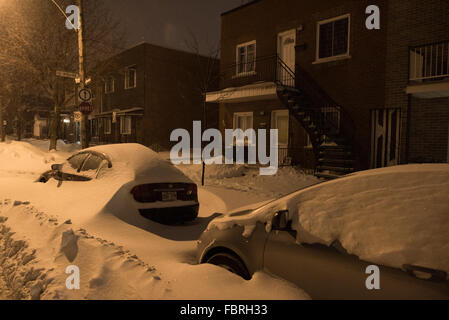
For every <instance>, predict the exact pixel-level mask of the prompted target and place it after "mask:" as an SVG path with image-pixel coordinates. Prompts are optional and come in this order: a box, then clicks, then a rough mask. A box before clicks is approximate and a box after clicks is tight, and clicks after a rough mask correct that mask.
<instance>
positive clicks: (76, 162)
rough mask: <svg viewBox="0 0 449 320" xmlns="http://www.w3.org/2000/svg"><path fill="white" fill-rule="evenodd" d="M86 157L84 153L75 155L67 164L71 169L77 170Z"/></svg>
mask: <svg viewBox="0 0 449 320" xmlns="http://www.w3.org/2000/svg"><path fill="white" fill-rule="evenodd" d="M86 157H87V154H86V153H81V154H77V155H74V156H73V157H71V158H69V160H68V163H69V164H70V166H71V168H72V169H74V170H78V169H79V168H80V167H81V165H82V164H83V162H84V160H85V159H86Z"/></svg>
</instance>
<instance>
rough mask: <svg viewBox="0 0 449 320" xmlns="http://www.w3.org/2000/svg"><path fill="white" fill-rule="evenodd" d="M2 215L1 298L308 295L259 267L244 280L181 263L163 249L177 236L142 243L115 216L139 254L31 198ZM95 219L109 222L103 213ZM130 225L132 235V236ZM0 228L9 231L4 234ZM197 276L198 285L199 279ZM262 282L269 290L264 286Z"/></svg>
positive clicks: (3, 207) (0, 207) (11, 204)
mask: <svg viewBox="0 0 449 320" xmlns="http://www.w3.org/2000/svg"><path fill="white" fill-rule="evenodd" d="M0 214H1V215H2V216H4V217H3V218H1V220H0V221H1V222H0V230H1V231H2V232H0V235H1V236H0V245H1V247H0V248H1V249H2V250H0V253H1V254H2V255H3V256H5V257H7V260H5V259H3V256H1V257H0V262H1V261H3V262H4V263H2V264H0V290H1V288H3V289H4V291H3V292H0V297H2V298H14V299H31V298H34V299H51V300H55V299H56V300H57V299H64V300H65V299H124V300H126V299H176V300H178V299H189V300H191V299H251V298H253V299H307V298H308V296H307V294H305V293H304V292H303V291H302V290H300V289H298V288H297V287H296V286H294V285H292V284H290V283H288V282H286V281H284V280H281V279H278V278H274V277H272V276H269V275H268V274H265V273H257V274H256V275H255V276H254V278H253V279H252V280H251V281H245V280H243V279H241V278H240V277H238V276H236V275H234V274H232V273H229V272H227V271H225V270H223V269H222V268H219V267H216V266H213V265H200V266H197V265H193V264H190V263H186V262H182V261H180V260H184V259H185V258H184V257H183V255H180V256H179V257H178V258H177V259H176V258H175V259H174V258H173V257H172V256H171V255H170V254H168V255H167V251H168V252H170V251H171V250H170V247H171V246H172V245H177V246H181V247H182V244H181V243H179V242H178V243H170V241H167V240H163V239H159V240H158V238H157V237H156V236H152V237H151V236H150V235H149V234H148V236H150V238H151V239H149V237H148V236H147V239H146V241H148V242H146V241H143V242H144V243H142V239H143V238H142V236H143V235H145V232H142V231H140V232H139V231H138V230H137V229H133V228H130V227H129V226H127V225H123V224H120V223H119V224H117V223H116V224H114V230H112V231H113V232H115V233H119V234H120V233H124V238H126V239H127V240H128V241H130V243H141V244H142V246H143V247H144V248H146V250H145V251H143V252H146V254H147V256H146V257H145V258H144V259H142V257H140V254H139V256H138V255H137V254H136V253H134V252H132V251H130V250H129V249H126V248H125V247H124V246H122V245H118V244H117V242H115V241H114V242H112V241H109V240H106V239H104V237H103V236H99V235H94V234H92V233H90V232H88V231H87V230H85V229H84V228H75V226H74V225H73V224H72V222H71V221H69V220H67V221H65V222H63V223H61V222H60V220H59V219H57V218H54V217H50V216H48V215H47V214H45V213H43V212H41V211H39V210H37V209H36V208H35V207H33V206H32V204H30V203H21V202H20V201H11V200H7V201H2V202H1V203H0ZM61 221H63V220H61ZM100 221H102V222H103V224H106V225H107V224H108V223H107V222H108V219H105V220H104V219H103V220H99V221H98V222H100ZM95 224H97V223H93V225H95ZM12 228H14V229H12ZM173 228H174V227H173ZM128 229H129V230H128ZM3 230H6V231H3ZM12 230H14V233H13V232H12ZM73 230H76V231H73ZM178 231H179V227H178ZM133 232H134V233H135V236H134V239H130V236H131V237H132V234H133ZM3 234H6V235H7V236H6V237H3ZM4 238H5V239H4ZM117 238H120V236H118V237H117ZM19 239H20V240H19ZM153 246H154V247H155V248H158V249H159V250H160V252H157V251H155V249H154V248H153ZM31 248H33V249H31ZM181 249H182V248H181ZM184 250H185V249H184ZM164 253H165V255H164ZM184 255H185V254H184ZM69 266H76V267H78V268H79V272H80V273H79V275H80V283H79V284H80V286H79V289H78V290H70V289H69V288H68V287H67V286H66V281H67V278H68V277H69V276H70V274H68V273H66V272H67V267H69ZM199 281H201V283H202V285H201V286H198V282H199ZM5 283H6V284H5ZM267 287H269V288H270V290H265V289H266V288H267Z"/></svg>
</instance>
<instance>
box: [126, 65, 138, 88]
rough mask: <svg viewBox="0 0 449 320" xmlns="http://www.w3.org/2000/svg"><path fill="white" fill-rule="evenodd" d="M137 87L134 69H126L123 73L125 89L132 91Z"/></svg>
mask: <svg viewBox="0 0 449 320" xmlns="http://www.w3.org/2000/svg"><path fill="white" fill-rule="evenodd" d="M136 86H137V71H136V67H135V66H133V67H128V68H126V71H125V89H132V88H135V87H136Z"/></svg>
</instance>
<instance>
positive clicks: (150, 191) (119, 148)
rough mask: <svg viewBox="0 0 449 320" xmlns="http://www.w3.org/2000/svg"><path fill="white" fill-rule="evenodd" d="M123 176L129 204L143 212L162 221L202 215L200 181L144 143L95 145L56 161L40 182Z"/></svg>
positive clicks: (168, 222) (81, 181)
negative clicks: (199, 193) (198, 183)
mask: <svg viewBox="0 0 449 320" xmlns="http://www.w3.org/2000/svg"><path fill="white" fill-rule="evenodd" d="M111 177H112V178H114V177H119V180H120V179H121V180H120V181H123V184H124V186H126V190H127V192H126V195H125V197H126V199H125V201H127V202H129V206H131V207H134V208H136V209H137V210H138V212H139V213H140V215H141V216H143V217H145V218H148V219H151V220H154V221H156V222H159V223H164V224H171V223H182V222H187V221H192V220H195V219H196V218H197V216H198V211H199V202H198V188H197V185H196V184H195V183H194V182H193V181H192V180H191V179H189V178H188V177H186V176H185V175H184V174H183V173H182V172H181V171H179V170H178V169H177V168H175V167H174V166H173V165H172V164H171V163H170V162H169V161H168V160H164V159H161V158H160V157H159V156H158V154H157V153H156V152H154V151H153V150H151V149H149V148H147V147H145V146H143V145H140V144H134V143H130V144H116V145H104V146H97V147H92V148H89V149H85V150H82V151H80V152H77V153H75V154H74V155H72V156H71V157H69V158H68V159H67V160H66V161H65V162H64V163H62V164H54V165H52V166H51V170H48V171H46V172H44V173H43V174H42V175H41V176H40V177H39V179H38V180H37V182H41V183H47V182H48V181H49V180H51V179H55V180H57V181H58V186H61V185H62V184H65V183H78V184H79V188H82V187H83V184H84V183H88V182H90V181H101V180H104V181H105V183H106V184H107V183H109V182H110V180H108V178H109V179H110V178H111Z"/></svg>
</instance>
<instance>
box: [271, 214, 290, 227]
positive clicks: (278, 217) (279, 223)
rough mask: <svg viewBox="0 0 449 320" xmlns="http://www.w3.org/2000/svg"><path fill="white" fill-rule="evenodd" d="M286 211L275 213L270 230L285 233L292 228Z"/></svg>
mask: <svg viewBox="0 0 449 320" xmlns="http://www.w3.org/2000/svg"><path fill="white" fill-rule="evenodd" d="M288 216H289V214H288V210H281V211H278V212H276V214H275V215H274V217H273V221H272V224H271V225H272V229H273V230H280V231H286V230H290V229H291V227H292V221H291V220H290V219H289V217H288Z"/></svg>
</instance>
